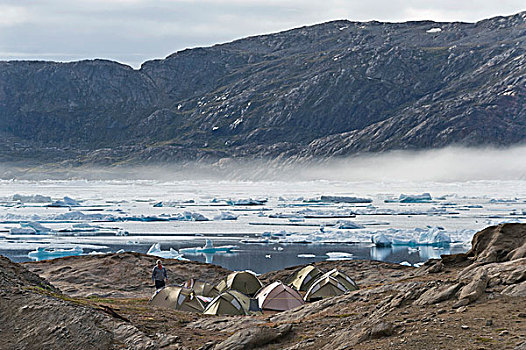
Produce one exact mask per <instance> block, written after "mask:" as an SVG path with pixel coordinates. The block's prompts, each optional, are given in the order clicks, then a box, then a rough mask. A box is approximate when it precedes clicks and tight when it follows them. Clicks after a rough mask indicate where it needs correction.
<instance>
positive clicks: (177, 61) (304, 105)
mask: <svg viewBox="0 0 526 350" xmlns="http://www.w3.org/2000/svg"><path fill="white" fill-rule="evenodd" d="M432 28H440V29H441V31H438V30H431V31H430V29H432ZM525 53H526V12H523V13H519V14H517V15H514V16H509V17H497V18H492V19H488V20H484V21H481V22H478V23H473V24H471V23H435V22H407V23H380V22H366V23H359V22H349V21H335V22H329V23H324V24H320V25H315V26H311V27H303V28H298V29H294V30H290V31H286V32H282V33H277V34H270V35H264V36H257V37H250V38H246V39H242V40H238V41H234V42H232V43H227V44H223V45H216V46H213V47H208V48H198V49H190V50H184V51H181V52H177V53H175V54H173V55H170V56H168V57H167V58H166V59H163V60H154V61H149V62H146V63H144V64H143V65H142V67H141V69H139V70H133V69H131V68H130V67H127V66H124V65H121V64H118V63H115V62H110V61H102V60H95V61H80V62H74V63H54V62H1V63H0V135H1V136H3V137H2V141H1V142H2V144H3V146H5V147H2V148H1V149H3V151H1V153H0V157H1V158H2V159H3V160H11V159H20V158H24V159H31V158H38V157H40V158H44V159H46V158H47V159H68V158H70V159H72V158H77V157H79V156H87V157H86V158H85V159H86V160H87V161H89V162H105V161H106V162H109V163H112V162H117V161H121V160H134V161H166V160H188V159H208V158H210V159H217V158H222V157H229V156H236V157H261V156H264V157H286V158H290V157H292V158H294V159H298V158H299V159H304V158H312V157H327V156H343V155H348V154H353V153H356V152H360V151H384V150H390V149H422V148H432V147H441V146H446V145H451V144H462V145H472V146H473V145H482V144H493V145H511V144H515V143H520V142H524V140H526V102H525V101H526V69H525V67H526V55H525Z"/></svg>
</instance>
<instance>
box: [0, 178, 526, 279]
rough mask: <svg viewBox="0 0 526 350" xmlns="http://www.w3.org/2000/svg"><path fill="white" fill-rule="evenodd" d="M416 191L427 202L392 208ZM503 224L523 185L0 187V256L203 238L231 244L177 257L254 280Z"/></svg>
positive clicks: (515, 213)
mask: <svg viewBox="0 0 526 350" xmlns="http://www.w3.org/2000/svg"><path fill="white" fill-rule="evenodd" d="M423 193H429V194H430V197H431V199H428V200H425V201H424V202H423V203H411V202H409V203H400V202H399V201H398V199H399V198H400V195H402V194H406V195H412V196H414V195H422V194H423ZM15 195H20V196H21V197H20V196H15ZM35 195H40V196H43V197H40V198H36V197H34V196H35ZM14 196H15V197H14ZM65 196H67V197H70V198H71V199H73V201H70V200H68V199H66V200H64V197H65ZM321 196H340V197H345V198H340V199H337V200H336V201H338V200H340V201H352V200H351V199H350V197H357V198H361V199H370V200H371V203H345V202H339V203H335V202H334V198H333V199H330V200H324V201H320V197H321ZM46 197H49V198H46ZM57 200H62V202H58V203H55V206H50V204H51V203H52V202H54V201H57ZM234 218H236V219H235V220H233V219H234ZM205 219H207V221H200V220H205ZM500 222H526V181H471V182H449V183H438V182H425V183H424V182H419V183H413V182H345V181H322V180H318V181H296V182H295V181H287V182H286V181H259V182H247V181H207V180H200V181H197V180H196V181H174V182H159V181H84V180H77V181H0V254H2V255H5V256H7V257H9V258H10V259H12V260H14V261H29V260H31V259H30V257H28V253H29V252H31V251H34V250H36V249H37V248H39V247H53V248H57V249H70V248H73V247H80V248H82V251H83V253H84V254H89V253H97V252H103V253H104V252H116V251H118V250H121V249H122V250H125V251H137V252H143V253H145V252H147V251H148V249H149V248H150V246H151V245H152V244H154V243H160V245H161V249H162V250H163V251H168V250H169V249H170V248H173V249H175V250H179V249H181V248H188V247H200V246H203V245H204V244H205V238H210V239H211V240H212V241H213V243H214V245H215V246H223V245H229V246H232V245H233V246H235V247H234V248H232V250H231V251H230V253H217V254H183V257H184V258H186V259H190V260H196V261H208V262H212V263H214V264H218V265H221V266H224V267H227V268H229V269H232V270H243V269H250V270H253V271H255V272H258V273H263V272H267V271H271V270H277V269H281V268H284V267H287V266H293V265H298V264H306V263H309V262H313V261H323V260H327V259H342V258H343V259H375V260H384V261H390V262H396V263H400V262H404V263H409V264H413V265H414V264H418V263H421V262H424V261H426V260H427V259H429V258H436V257H439V256H440V254H449V253H457V252H462V251H465V250H467V249H469V248H470V244H469V242H470V241H471V238H472V235H473V234H474V233H475V232H476V231H477V230H480V229H482V228H484V227H487V226H488V225H491V224H496V223H500ZM35 223H40V224H41V225H42V226H43V227H39V226H38V225H36V224H35ZM79 224H82V225H83V226H79ZM74 225H76V226H74ZM86 225H90V226H91V227H87V226H86ZM28 226H31V227H33V229H31V228H28ZM351 227H353V228H351ZM35 231H36V232H35ZM379 232H381V233H384V234H386V235H387V236H389V237H394V238H397V237H403V238H404V239H407V238H415V239H418V237H420V236H421V235H422V234H423V233H428V232H431V233H432V232H442V233H444V234H446V235H447V236H448V237H450V238H451V241H452V243H451V244H449V245H446V246H444V247H432V246H416V247H405V246H394V247H391V248H376V247H374V246H373V245H372V244H371V237H372V236H373V235H374V234H377V233H379Z"/></svg>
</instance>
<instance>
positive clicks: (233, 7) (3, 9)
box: [0, 0, 526, 67]
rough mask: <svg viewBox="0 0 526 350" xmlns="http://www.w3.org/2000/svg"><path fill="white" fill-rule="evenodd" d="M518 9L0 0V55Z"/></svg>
mask: <svg viewBox="0 0 526 350" xmlns="http://www.w3.org/2000/svg"><path fill="white" fill-rule="evenodd" d="M524 10H526V2H525V0H439V1H435V0H433V1H430V0H0V60H13V59H42V60H59V61H70V60H80V59H86V58H106V59H112V60H116V61H119V62H123V63H127V64H130V65H132V66H134V67H139V66H140V64H141V63H142V62H144V61H145V60H149V59H154V58H163V57H166V56H167V55H169V54H170V53H173V52H175V51H178V50H181V49H184V48H188V47H196V46H208V45H213V44H216V43H222V42H227V41H231V40H234V39H238V38H242V37H246V36H249V35H256V34H265V33H270V32H276V31H280V30H285V29H290V28H295V27H299V26H303V25H309V24H315V23H321V22H326V21H330V20H335V19H349V20H353V21H367V20H373V19H374V20H380V21H395V22H399V21H406V20H424V19H431V20H435V21H466V22H474V21H477V20H480V19H484V18H488V17H493V16H499V15H510V14H514V13H517V12H520V11H524Z"/></svg>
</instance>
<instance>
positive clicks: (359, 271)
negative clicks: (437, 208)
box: [0, 224, 526, 350]
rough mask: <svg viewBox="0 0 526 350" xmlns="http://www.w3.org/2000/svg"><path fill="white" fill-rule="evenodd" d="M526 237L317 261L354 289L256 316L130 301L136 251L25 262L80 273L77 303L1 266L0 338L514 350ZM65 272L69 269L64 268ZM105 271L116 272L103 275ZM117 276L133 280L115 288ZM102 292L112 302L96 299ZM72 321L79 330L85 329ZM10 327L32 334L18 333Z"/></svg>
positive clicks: (187, 273)
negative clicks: (462, 248)
mask: <svg viewBox="0 0 526 350" xmlns="http://www.w3.org/2000/svg"><path fill="white" fill-rule="evenodd" d="M525 237H526V225H525V224H504V225H499V226H494V227H489V228H487V229H485V230H483V231H480V232H479V233H477V234H476V235H475V236H474V238H473V249H472V250H470V251H469V252H467V253H465V254H458V255H445V256H442V259H437V260H430V261H428V262H427V263H426V264H425V265H424V266H422V267H421V268H411V267H403V266H400V265H395V264H388V263H381V262H374V261H372V262H368V261H346V262H322V263H317V266H318V267H320V268H322V269H325V270H328V269H331V268H338V269H341V270H342V271H344V272H345V273H347V274H348V275H350V276H351V277H353V278H354V279H355V280H356V281H357V282H358V284H359V285H360V289H359V290H357V291H353V292H350V293H348V294H344V295H341V296H338V297H333V298H327V299H323V300H320V301H317V302H313V303H307V304H305V305H303V306H301V307H298V308H295V309H292V310H289V311H286V312H279V313H265V314H263V315H261V316H253V317H241V316H236V317H216V316H207V315H200V314H192V313H184V312H179V311H175V310H167V309H159V308H155V307H151V306H149V305H148V304H147V298H146V297H141V298H137V296H144V295H146V294H148V293H147V292H148V288H147V286H146V285H143V283H144V282H141V281H142V280H143V276H144V272H140V271H145V270H146V271H147V273H149V268H150V265H151V264H152V263H153V259H154V258H152V257H147V256H145V255H142V254H133V253H126V254H117V255H115V254H112V255H106V256H99V257H94V256H85V257H76V258H64V259H57V260H55V261H54V262H53V263H52V262H46V263H28V264H24V266H27V267H28V268H29V269H31V270H33V271H35V272H38V273H39V274H40V275H41V276H47V277H48V278H49V279H50V280H51V281H52V282H53V283H57V284H60V285H61V286H62V287H64V288H73V287H72V286H73V284H74V281H75V277H76V280H77V281H79V282H80V284H79V286H78V287H76V288H75V289H74V290H72V291H73V293H75V295H77V296H78V297H76V298H68V297H65V296H63V295H62V297H59V296H60V295H61V294H59V293H58V292H57V290H56V289H55V288H54V287H53V286H51V285H50V284H49V283H48V282H46V281H45V280H43V279H41V278H39V277H38V276H35V275H34V274H32V273H31V272H29V271H27V270H26V269H25V268H23V267H21V266H20V265H18V264H14V263H11V262H9V261H7V260H6V259H2V260H0V262H1V265H0V266H1V268H0V272H1V273H2V274H1V275H0V276H1V277H2V283H3V284H2V286H3V288H2V292H1V293H2V294H1V295H2V299H1V300H0V303H2V305H1V306H2V307H1V308H0V310H2V314H1V317H2V319H1V320H0V321H1V322H0V328H1V330H2V334H6V337H5V338H3V340H0V341H3V342H4V343H5V344H6V345H5V346H3V347H2V348H7V349H11V348H13V349H15V348H20V347H23V346H27V347H28V348H36V347H35V346H33V345H32V344H33V343H30V339H37V340H38V341H40V342H41V343H43V344H53V343H52V342H53V341H55V342H56V344H58V345H59V346H60V345H61V344H64V343H65V342H66V340H70V339H74V341H76V342H78V343H79V344H81V345H82V346H79V348H86V349H91V348H95V347H94V345H93V342H95V341H96V342H97V345H98V347H97V348H102V349H105V348H112V347H116V344H120V346H122V347H124V348H134V347H136V348H140V347H144V348H148V347H152V348H155V347H165V348H170V349H201V350H205V349H216V350H217V349H290V350H292V349H307V350H310V349H312V350H320V349H326V350H333V349H342V350H343V349H365V350H370V349H380V348H383V349H404V350H405V349H411V350H412V349H414V350H416V349H478V350H479V349H517V350H519V349H524V348H525V347H526V327H525V325H526V311H525V310H526V257H524V255H523V253H522V252H523V248H524V242H525ZM116 261H118V262H119V263H116ZM166 265H167V266H168V268H169V270H170V271H171V274H172V275H173V277H174V278H175V277H176V276H178V278H179V280H181V281H182V280H183V279H186V278H187V277H197V278H200V277H202V278H206V279H208V280H209V281H212V280H218V279H220V278H221V277H223V276H224V275H226V273H228V271H227V270H224V269H220V268H217V267H211V266H209V265H205V264H196V263H192V262H173V261H166ZM114 266H120V267H118V268H117V267H114ZM145 266H147V268H145ZM65 267H67V268H68V269H67V270H64V271H62V272H61V270H60V269H63V268H65ZM112 268H115V269H116V270H115V271H114V272H108V269H110V270H111V269H112ZM299 268H301V266H298V267H294V268H288V269H285V270H282V271H276V272H272V273H268V274H265V275H263V276H261V278H262V279H263V280H264V281H265V282H269V281H273V280H276V279H281V280H286V278H287V277H288V276H289V275H290V274H291V273H293V272H294V271H296V270H298V269H299ZM98 269H100V270H104V271H105V273H102V274H100V275H101V276H107V278H106V279H99V280H98V283H99V284H98V285H95V284H94V283H92V280H91V278H92V276H99V273H98V272H96V271H97V270H98ZM121 269H122V270H121ZM127 269H128V270H127ZM123 270H124V271H126V272H123ZM66 271H67V274H66V273H65V272H66ZM123 273H124V274H125V275H127V276H129V278H123V279H122V280H120V281H119V283H113V282H112V281H113V278H115V276H117V275H121V274H123ZM13 276H14V277H13ZM67 276H69V277H71V280H69V281H68V277H67ZM145 278H146V279H147V278H149V276H145ZM55 281H56V282H55ZM90 284H92V285H91V286H90ZM4 286H5V288H4ZM84 288H85V291H83V289H84ZM102 293H106V294H107V295H108V296H107V297H104V298H101V297H99V296H96V295H100V294H102ZM112 293H113V294H112ZM134 293H135V294H136V295H135V296H134V297H131V296H132V295H133V294H134ZM111 295H114V296H118V297H111ZM35 310H37V311H35ZM48 318H49V319H50V320H51V321H48ZM35 320H36V322H35ZM110 320H111V322H110V323H108V322H109V321H110ZM78 324H83V325H84V326H83V327H82V329H79V327H77V325H78ZM13 330H17V333H16V334H23V335H28V336H27V337H25V336H22V337H20V336H18V337H16V336H15V333H13ZM55 338H56V339H55ZM59 346H55V347H54V346H53V345H51V347H50V348H58V347H59ZM0 347H1V346H0Z"/></svg>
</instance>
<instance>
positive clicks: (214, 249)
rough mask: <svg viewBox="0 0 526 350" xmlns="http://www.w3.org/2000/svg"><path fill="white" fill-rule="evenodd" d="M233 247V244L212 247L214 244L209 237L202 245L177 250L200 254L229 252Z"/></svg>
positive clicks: (183, 252)
mask: <svg viewBox="0 0 526 350" xmlns="http://www.w3.org/2000/svg"><path fill="white" fill-rule="evenodd" d="M234 248H237V247H236V246H234V245H226V246H221V247H214V244H213V243H212V241H211V240H210V239H206V241H205V245H204V246H203V247H194V248H181V249H179V252H181V253H182V254H201V253H208V254H214V253H230V251H231V250H232V249H234Z"/></svg>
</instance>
